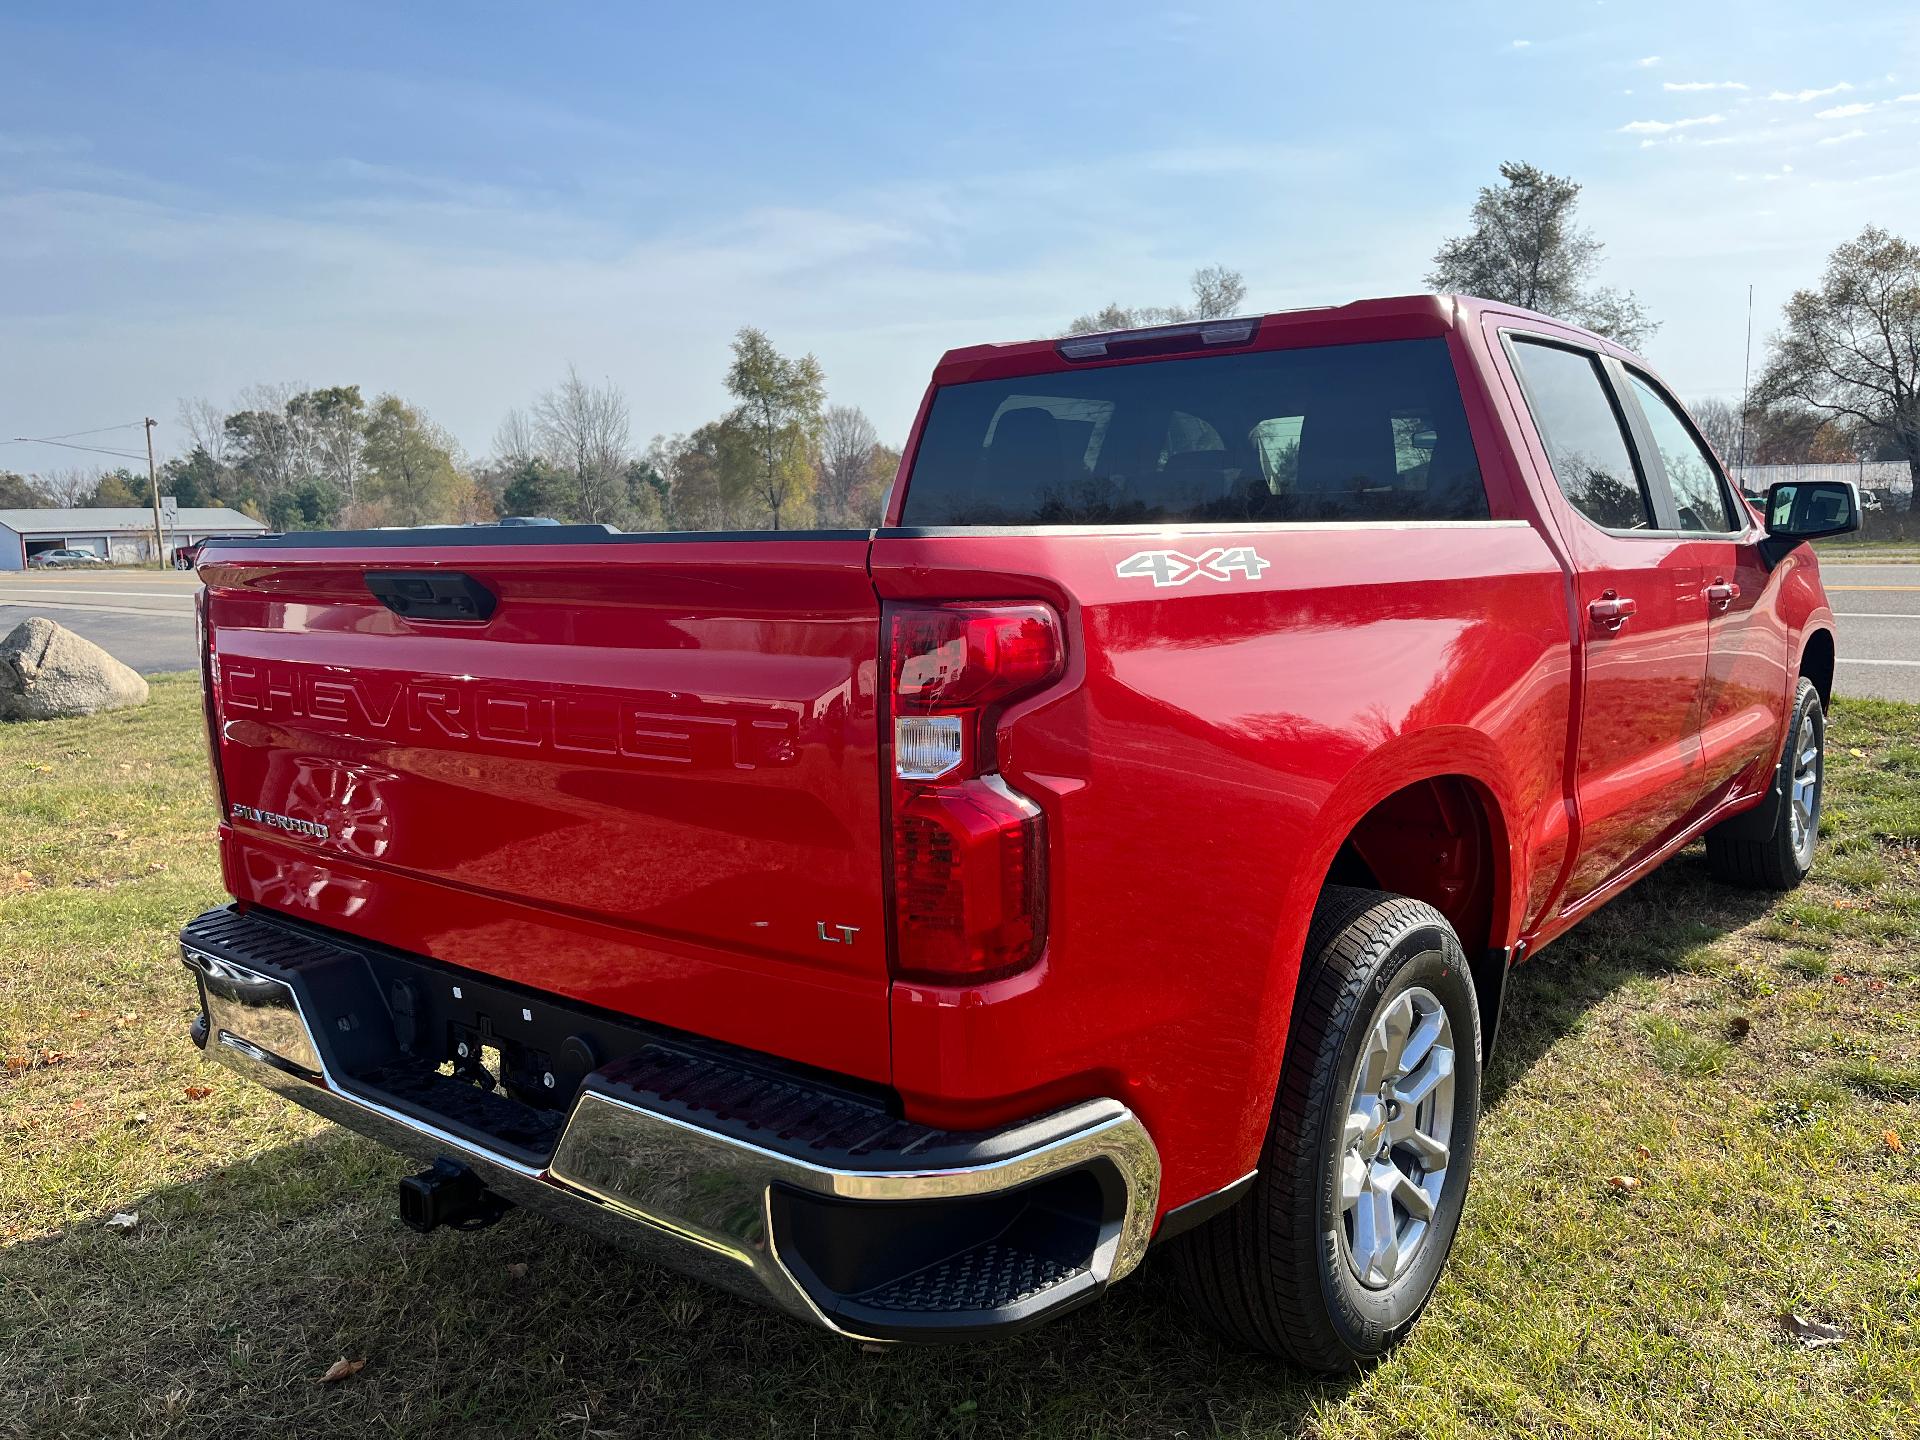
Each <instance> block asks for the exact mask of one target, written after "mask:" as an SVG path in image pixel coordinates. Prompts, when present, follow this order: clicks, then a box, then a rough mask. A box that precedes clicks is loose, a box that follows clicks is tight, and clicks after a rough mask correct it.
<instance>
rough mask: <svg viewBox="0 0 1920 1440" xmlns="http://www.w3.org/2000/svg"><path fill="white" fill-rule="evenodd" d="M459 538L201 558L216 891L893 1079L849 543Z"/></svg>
mask: <svg viewBox="0 0 1920 1440" xmlns="http://www.w3.org/2000/svg"><path fill="white" fill-rule="evenodd" d="M482 533H488V532H464V533H462V532H449V535H448V537H447V538H446V539H444V540H441V539H438V538H437V537H436V538H435V539H432V540H426V539H424V538H423V537H421V536H420V535H419V532H412V534H411V535H410V536H398V535H396V536H394V537H391V538H392V539H394V540H399V541H401V542H402V543H399V544H392V543H372V542H369V541H367V540H365V539H364V538H361V539H359V540H355V539H354V537H347V536H341V537H338V538H337V540H335V539H334V537H329V542H331V543H308V544H304V545H303V544H301V543H300V537H297V536H290V537H286V538H285V539H281V540H269V541H265V542H259V543H255V544H249V545H247V546H245V547H239V546H234V547H226V548H221V549H217V550H215V551H213V552H211V553H210V554H209V555H208V557H207V563H206V564H205V565H203V567H202V571H201V573H202V576H203V578H204V579H205V580H206V582H207V586H208V591H207V616H208V623H209V629H210V633H211V636H212V647H213V651H214V657H215V659H214V664H213V666H212V670H213V675H214V682H213V687H212V688H213V705H214V713H213V720H214V725H215V730H216V734H217V742H216V743H217V746H218V761H219V770H220V777H221V782H222V786H223V799H224V804H225V819H224V823H223V824H222V827H221V830H222V854H223V862H224V864H225V868H226V871H227V876H226V878H227V880H228V883H229V887H230V888H231V890H232V893H233V894H234V895H236V896H237V897H239V898H241V899H242V900H246V901H251V902H253V903H256V904H260V905H263V906H268V907H271V908H272V909H275V910H279V911H282V912H285V913H289V914H294V915H299V916H304V917H306V918H309V919H312V920H315V921H318V922H320V923H322V924H327V925H332V926H336V927H339V928H342V929H346V930H350V931H352V932H353V933H354V934H356V935H360V936H362V937H365V938H368V939H373V940H376V941H379V942H382V943H384V944H388V945H393V946H396V947H399V948H402V949H405V950H409V951H414V952H417V953H422V954H426V955H429V956H432V957H434V958H436V959H439V960H442V961H446V962H448V963H450V964H454V965H460V966H465V967H468V968H471V969H474V970H478V971H482V972H485V973H487V974H489V975H492V976H496V977H499V978H501V979H505V980H510V981H516V982H520V983H523V984H525V985H528V986H532V987H536V988H538V989H540V990H545V991H551V992H555V993H559V994H563V995H566V996H568V997H571V998H573V999H576V1000H581V1001H585V1002H587V1003H590V1004H595V1005H600V1006H603V1007H605V1008H607V1009H610V1010H614V1011H618V1012H620V1013H623V1014H629V1015H635V1016H639V1017H642V1018H645V1019H647V1020H651V1021H655V1022H657V1023H661V1024H666V1025H673V1026H679V1027H682V1028H685V1029H688V1030H692V1031H695V1032H698V1033H700V1034H704V1035H709V1036H712V1037H714V1038H717V1039H722V1040H726V1041H730V1042H732V1043H735V1044H740V1045H746V1046H750V1047H753V1048H756V1049H760V1050H765V1051H768V1052H771V1053H774V1054H780V1055H785V1056H787V1057H788V1058H790V1059H794V1060H799V1061H803V1062H805V1063H810V1064H816V1065H820V1066H823V1067H826V1068H830V1069H833V1070H837V1071H840V1072H842V1073H847V1074H852V1075H858V1076H862V1077H865V1078H869V1079H876V1080H884V1079H886V1078H887V1076H888V1031H887V959H886V944H885V935H886V924H885V912H884V908H883V906H884V901H883V891H882V865H883V853H882V833H883V827H882V815H881V808H880V791H881V785H880V776H879V771H878V752H877V741H878V732H877V720H876V714H877V711H876V699H875V685H876V679H877V668H878V667H877V658H876V657H877V652H878V635H879V608H878V603H877V601H876V600H875V597H874V592H873V588H872V585H871V583H870V581H869V578H868V575H867V571H866V552H867V541H866V537H865V536H864V535H849V534H844V533H840V534H832V533H829V534H820V535H814V536H809V537H807V538H805V539H789V538H783V537H778V536H752V537H747V536H728V537H726V538H724V539H720V538H714V537H698V538H693V539H681V538H679V537H657V536H614V535H603V534H601V533H600V532H597V531H587V532H573V537H574V538H576V539H577V540H578V541H579V542H580V543H554V542H553V541H550V540H548V539H547V538H546V537H545V536H543V537H541V539H540V540H539V541H534V540H532V538H531V537H528V539H526V540H519V541H517V542H516V543H511V544H509V543H502V541H501V540H500V539H496V538H494V536H493V535H492V534H491V533H489V534H488V538H487V540H486V541H485V542H484V543H483V542H481V541H477V540H474V539H471V538H469V537H471V536H473V535H475V534H482ZM551 533H552V532H549V534H551ZM456 536H458V537H459V538H455V537H456ZM377 538H378V539H379V540H381V541H385V540H387V539H388V538H389V537H384V536H382V537H377ZM556 538H558V537H556ZM339 542H347V543H345V544H342V543H339ZM430 576H434V577H439V578H438V580H437V581H436V582H433V583H432V584H429V585H423V584H421V583H419V582H421V581H423V580H424V579H426V578H427V577H430ZM435 585H437V589H436V588H434V586H435ZM375 590H383V591H386V592H388V593H389V594H390V595H392V594H396V593H397V595H398V597H399V598H398V604H399V606H400V607H401V608H400V613H396V610H395V609H394V608H390V606H389V604H388V603H386V602H383V600H382V599H380V598H377V597H376V594H375V593H374V592H375ZM462 594H464V595H467V596H469V597H472V598H473V599H474V601H475V603H476V604H477V606H478V608H479V609H481V610H485V609H486V608H487V606H488V604H489V601H490V603H491V605H492V610H491V614H490V615H489V616H488V617H487V618H484V619H481V618H467V619H452V618H442V617H441V615H440V614H438V613H436V608H437V607H441V606H442V605H443V601H442V600H441V599H440V598H439V597H445V596H453V597H458V596H460V595H462ZM409 595H411V596H413V597H414V598H413V600H412V601H409V600H408V598H407V597H408V596H409ZM454 603H455V604H456V605H458V603H459V601H458V600H457V598H456V599H455V601H454Z"/></svg>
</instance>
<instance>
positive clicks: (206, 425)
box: [179, 398, 233, 473]
mask: <svg viewBox="0 0 1920 1440" xmlns="http://www.w3.org/2000/svg"><path fill="white" fill-rule="evenodd" d="M179 415H180V424H181V426H182V428H183V429H185V430H186V432H187V438H188V439H189V440H191V441H192V442H193V444H194V448H196V449H198V450H200V451H203V452H204V453H205V454H206V457H207V458H208V459H209V460H211V461H212V462H213V464H214V468H215V469H216V470H218V471H220V472H222V473H224V472H225V471H226V470H227V469H228V468H229V467H231V466H232V464H233V452H232V440H231V439H230V438H229V436H228V435H227V411H226V407H225V406H222V405H216V404H214V403H213V401H211V400H208V399H205V398H196V399H193V400H182V401H181V402H180V409H179Z"/></svg>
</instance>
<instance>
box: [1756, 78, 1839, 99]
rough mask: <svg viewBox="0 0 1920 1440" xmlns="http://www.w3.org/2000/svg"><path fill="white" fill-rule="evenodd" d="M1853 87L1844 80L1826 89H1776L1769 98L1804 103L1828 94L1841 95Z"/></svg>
mask: <svg viewBox="0 0 1920 1440" xmlns="http://www.w3.org/2000/svg"><path fill="white" fill-rule="evenodd" d="M1851 89H1853V86H1851V85H1849V84H1848V83H1847V82H1846V81H1844V80H1842V81H1841V82H1840V83H1839V84H1838V85H1829V86H1827V88H1826V89H1824V90H1775V91H1774V92H1773V93H1772V94H1771V95H1769V96H1767V98H1768V99H1769V100H1789V101H1792V102H1793V103H1794V104H1796V105H1804V104H1805V103H1806V102H1807V101H1809V100H1819V99H1823V98H1824V97H1826V96H1828V95H1839V94H1842V93H1844V92H1845V91H1848V90H1851Z"/></svg>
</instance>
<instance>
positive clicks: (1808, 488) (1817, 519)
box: [1766, 480, 1860, 551]
mask: <svg viewBox="0 0 1920 1440" xmlns="http://www.w3.org/2000/svg"><path fill="white" fill-rule="evenodd" d="M1766 515H1767V534H1768V536H1770V537H1771V538H1772V539H1774V540H1777V541H1781V542H1784V543H1783V546H1782V549H1783V551H1784V550H1785V549H1788V548H1791V547H1792V546H1795V545H1798V544H1799V543H1800V542H1801V541H1802V540H1818V539H1820V538H1821V537H1822V536H1824V535H1845V534H1847V533H1848V532H1849V531H1853V530H1858V529H1859V528H1860V495H1859V492H1858V491H1857V490H1855V489H1854V487H1853V482H1852V481H1851V480H1783V481H1781V482H1780V483H1779V484H1778V485H1775V486H1772V487H1771V488H1769V489H1768V491H1767V509H1766Z"/></svg>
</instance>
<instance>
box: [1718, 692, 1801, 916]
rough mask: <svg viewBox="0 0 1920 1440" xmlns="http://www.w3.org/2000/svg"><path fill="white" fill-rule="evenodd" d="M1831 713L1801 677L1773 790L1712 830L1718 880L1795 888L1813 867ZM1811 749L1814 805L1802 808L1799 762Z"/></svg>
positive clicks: (1755, 886)
mask: <svg viewBox="0 0 1920 1440" xmlns="http://www.w3.org/2000/svg"><path fill="white" fill-rule="evenodd" d="M1826 748H1827V712H1826V709H1825V707H1824V706H1822V705H1821V703H1820V692H1819V691H1818V690H1816V689H1814V686H1813V682H1812V681H1811V680H1808V679H1806V678H1804V677H1803V678H1802V679H1801V681H1800V684H1799V686H1798V688H1797V689H1796V690H1795V691H1794V696H1793V723H1792V724H1791V725H1789V726H1788V727H1787V743H1786V745H1785V746H1784V747H1783V748H1782V750H1781V752H1780V760H1779V763H1778V765H1777V766H1776V767H1775V769H1774V774H1773V789H1772V790H1771V791H1770V792H1768V795H1767V798H1766V799H1765V800H1763V801H1761V802H1760V804H1759V805H1758V806H1756V807H1755V808H1754V809H1752V810H1749V811H1746V812H1744V813H1743V814H1739V815H1736V816H1734V817H1733V818H1732V819H1731V820H1723V821H1721V822H1720V824H1718V825H1716V826H1714V827H1713V829H1711V830H1709V831H1708V832H1707V866H1708V868H1709V869H1710V870H1711V871H1712V872H1713V878H1714V879H1716V880H1720V881H1724V882H1725V883H1726V884H1728V885H1738V886H1740V887H1741V888H1743V889H1747V890H1791V889H1793V888H1794V887H1795V886H1796V885H1798V884H1799V883H1800V882H1801V881H1802V880H1804V879H1806V878H1807V872H1808V871H1809V870H1811V869H1812V868H1813V853H1814V851H1815V849H1816V848H1817V847H1818V846H1819V843H1820V800H1821V792H1822V790H1823V789H1824V787H1825V784H1826V771H1827V761H1826ZM1809 753H1811V755H1812V761H1811V770H1812V782H1811V804H1810V805H1807V806H1805V808H1802V809H1800V810H1799V814H1798V815H1797V816H1796V813H1795V812H1796V806H1798V805H1800V804H1801V797H1800V796H1799V795H1798V794H1797V790H1798V786H1797V783H1796V782H1797V781H1799V780H1800V779H1802V778H1803V775H1802V772H1803V767H1802V766H1801V765H1800V763H1799V762H1800V760H1801V758H1802V757H1803V756H1806V755H1808V754H1809Z"/></svg>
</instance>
